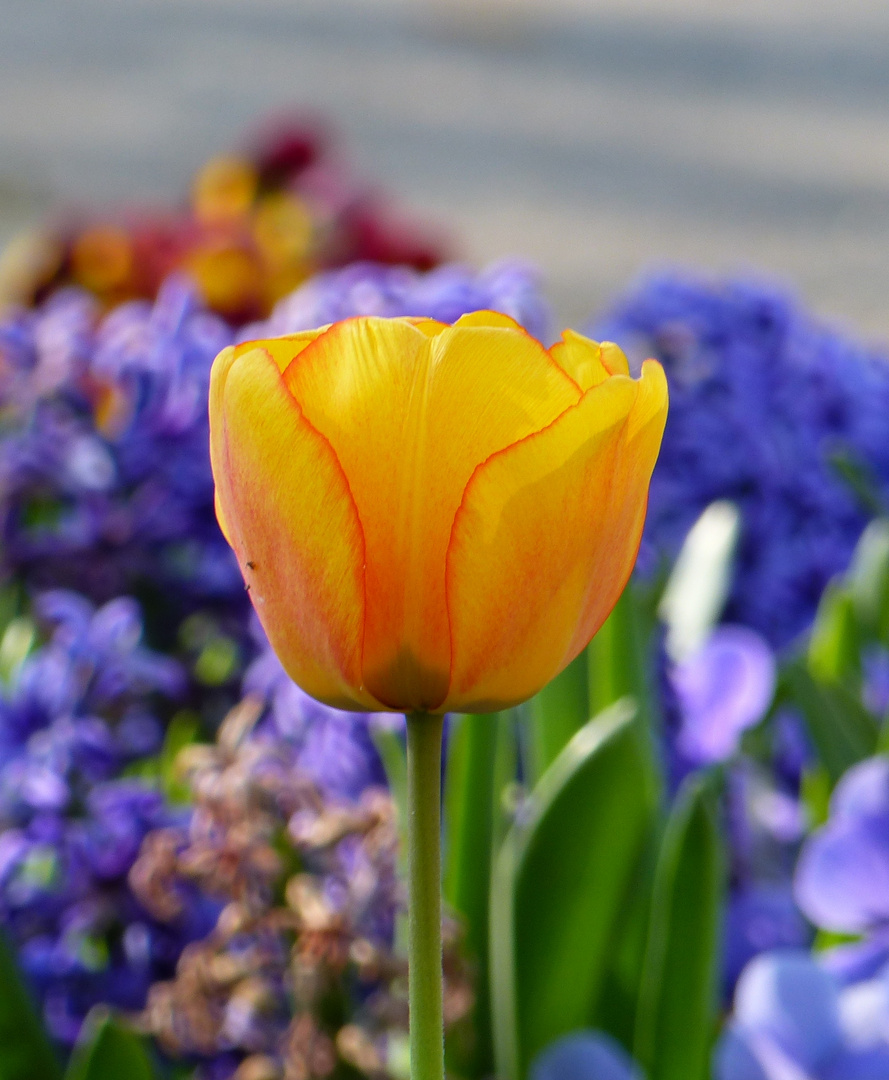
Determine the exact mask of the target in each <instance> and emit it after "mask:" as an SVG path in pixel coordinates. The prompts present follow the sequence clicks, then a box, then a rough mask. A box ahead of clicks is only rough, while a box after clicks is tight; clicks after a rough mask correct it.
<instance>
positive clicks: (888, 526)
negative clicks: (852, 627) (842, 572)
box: [846, 518, 889, 645]
mask: <svg viewBox="0 0 889 1080" xmlns="http://www.w3.org/2000/svg"><path fill="white" fill-rule="evenodd" d="M846 580H847V583H848V586H849V591H850V593H851V596H852V601H853V603H854V605H855V614H856V615H857V617H858V620H859V622H860V623H861V625H862V627H863V628H864V629H865V630H866V631H867V632H868V633H869V634H871V635H872V636H873V637H875V638H877V639H879V640H880V641H882V642H883V643H884V644H887V645H889V520H887V519H886V518H878V519H877V520H875V521H872V522H870V524H869V525H868V526H867V528H866V529H865V530H864V532H863V533H862V534H861V538H860V539H859V541H858V543H857V545H856V547H855V553H854V555H853V556H852V565H851V566H850V568H849V572H848V574H847V575H846Z"/></svg>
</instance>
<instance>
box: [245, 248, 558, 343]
mask: <svg viewBox="0 0 889 1080" xmlns="http://www.w3.org/2000/svg"><path fill="white" fill-rule="evenodd" d="M485 309H490V310H494V311H500V312H502V313H503V314H504V315H510V316H511V317H512V318H513V319H515V320H516V322H518V323H520V324H521V325H522V326H524V327H525V329H526V330H527V331H528V332H529V333H530V334H532V335H533V336H534V337H536V338H537V339H538V340H542V341H546V340H547V338H548V336H549V333H550V324H551V315H550V310H549V306H548V305H547V303H546V301H545V300H544V299H543V297H542V296H541V293H540V276H539V274H538V273H537V272H536V271H535V270H533V269H532V268H531V267H530V266H528V265H526V264H524V263H517V262H511V261H507V262H500V263H495V264H494V265H493V266H490V267H489V268H488V269H487V270H483V271H482V272H481V273H479V274H475V273H473V272H472V271H471V270H469V269H468V268H467V267H464V266H459V265H455V264H449V265H445V266H440V267H438V269H436V270H431V271H429V272H428V273H420V272H419V271H416V270H412V269H410V268H409V267H406V266H395V267H392V266H381V265H378V264H376V263H353V264H352V265H351V266H347V267H345V268H344V269H342V270H331V271H329V272H327V273H324V274H318V275H317V276H316V277H314V278H312V279H311V280H310V281H309V282H307V283H306V284H305V285H303V286H302V287H301V288H299V289H297V290H296V292H294V293H292V294H291V295H290V296H288V297H287V298H286V299H285V300H282V301H281V302H280V303H279V304H278V306H277V307H276V308H275V310H274V312H273V313H272V315H271V316H270V318H269V319H267V320H266V321H265V322H261V323H252V324H250V325H249V326H245V327H244V328H243V329H242V330H241V331H240V332H239V334H238V339H239V340H240V341H249V340H250V339H252V338H261V337H274V336H275V335H277V334H292V333H294V332H296V331H297V330H311V329H313V328H315V327H317V326H325V325H326V324H327V323H332V322H337V321H338V320H339V319H347V318H351V317H352V316H354V315H380V316H384V317H387V318H391V317H395V316H401V315H413V316H421V317H424V318H430V319H438V320H439V321H440V322H446V323H452V322H455V321H456V320H457V319H459V318H460V316H461V315H465V314H466V313H467V312H470V311H482V310H485Z"/></svg>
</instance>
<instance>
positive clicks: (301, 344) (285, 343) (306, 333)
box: [232, 326, 328, 372]
mask: <svg viewBox="0 0 889 1080" xmlns="http://www.w3.org/2000/svg"><path fill="white" fill-rule="evenodd" d="M327 329H328V327H326V326H322V327H320V328H319V329H317V330H300V331H299V332H298V333H296V334H287V335H285V336H284V337H278V338H266V339H264V340H262V341H244V342H242V343H241V344H240V345H235V346H234V347H233V350H232V351H233V352H234V358H235V359H237V358H238V357H240V356H244V355H245V354H246V353H248V352H252V351H253V349H264V350H265V351H266V352H267V353H268V354H269V356H270V357H271V358H272V359H273V360H274V361H275V366H276V367H277V368H278V371H282V372H283V371H284V370H286V368H287V367H288V366H289V365H290V364H292V363H293V361H294V360H295V359H296V358H297V356H299V354H300V353H301V352H302V351H303V349H305V348H306V346H308V345H311V344H312V342H313V341H314V340H315V338H316V337H318V336H319V335H321V334H323V333H324V331H325V330H327Z"/></svg>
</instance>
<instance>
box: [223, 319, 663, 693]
mask: <svg viewBox="0 0 889 1080" xmlns="http://www.w3.org/2000/svg"><path fill="white" fill-rule="evenodd" d="M666 413H667V386H666V380H665V378H664V374H663V371H662V369H661V367H660V365H658V364H657V363H656V362H655V361H651V360H649V361H646V363H645V364H644V365H643V369H642V374H641V377H640V378H639V379H638V380H634V379H632V378H631V377H630V375H629V371H628V368H627V362H626V359H625V357H624V355H623V353H622V352H621V351H620V350H619V349H618V348H617V346H615V345H610V344H603V345H601V346H600V345H598V344H596V342H593V341H590V340H588V339H587V338H584V337H581V336H580V335H579V334H575V333H572V332H571V331H566V332H565V334H564V335H563V338H562V340H561V341H560V342H558V343H557V344H556V345H554V346H553V347H552V348H551V349H549V350H547V349H545V348H544V347H543V346H542V345H541V344H540V343H539V342H537V341H535V340H534V339H533V338H532V337H530V335H528V334H527V333H526V332H525V331H524V330H523V329H522V328H521V327H520V326H518V325H517V324H516V323H515V322H513V320H511V319H509V318H507V317H506V316H504V315H499V314H496V313H494V312H489V311H488V312H478V313H475V314H471V315H465V316H464V317H463V318H461V319H460V320H459V321H458V322H457V323H455V324H454V326H447V325H445V324H443V323H438V322H434V321H432V320H429V319H381V318H357V319H349V320H347V321H345V322H341V323H336V324H334V325H333V326H330V327H325V328H322V329H320V330H313V331H309V332H306V333H302V334H295V335H292V336H289V337H284V338H277V339H271V340H266V341H255V342H247V343H245V344H242V345H237V346H233V347H230V348H228V349H225V350H224V351H223V352H222V353H220V355H219V356H218V357H217V359H216V362H215V364H214V366H213V373H212V380H211V391H210V427H211V457H212V463H213V471H214V476H215V480H216V498H217V512H218V516H219V520H220V524H221V525H222V528H223V531H224V533H225V535H226V537H227V538H228V540H229V542H230V543H231V544H232V546H233V548H234V550H235V553H236V554H237V557H238V559H239V562H240V565H241V569H242V571H243V573H244V577H245V580H246V582H247V585H248V588H249V589H250V595H251V598H252V600H253V603H254V605H255V607H256V611H257V613H258V615H259V618H260V621H261V622H262V624H263V626H264V628H265V630H266V632H267V634H268V636H269V639H270V641H271V643H272V646H273V647H274V649H275V651H276V652H277V653H278V656H279V657H280V659H281V661H282V663H283V665H284V667H285V668H286V669H287V671H288V673H289V674H290V675H291V677H292V678H293V679H294V680H295V681H296V682H297V683H299V685H300V686H302V687H303V688H304V689H305V690H306V691H308V693H310V694H312V695H313V696H314V697H316V698H318V699H319V700H321V701H325V702H327V703H329V704H331V705H336V706H339V707H342V708H351V709H370V710H377V709H380V708H387V709H393V710H398V711H405V712H410V711H419V710H427V711H431V712H437V713H441V712H446V711H466V712H468V711H472V712H484V711H488V710H494V709H500V708H504V707H506V706H509V705H512V704H515V703H517V702H520V701H523V700H524V699H526V698H528V697H530V696H531V695H532V694H534V693H536V692H537V691H538V690H539V689H540V688H541V687H542V686H544V685H545V684H546V683H547V682H548V681H549V680H550V679H551V678H553V676H555V675H556V674H558V672H559V671H561V670H562V668H564V667H565V665H566V664H568V663H569V662H570V661H571V660H572V659H573V658H574V657H575V656H576V655H577V654H578V653H579V652H580V651H581V649H583V648H584V646H585V645H586V644H587V642H588V641H589V640H590V638H591V637H592V636H593V634H594V633H595V632H596V630H598V628H599V627H600V626H601V624H602V622H603V621H604V620H605V618H606V616H607V615H608V613H609V611H610V610H611V608H612V606H613V605H614V603H615V602H616V600H617V598H618V596H619V595H620V593H621V591H622V589H623V588H624V585H625V584H626V582H627V579H628V578H629V575H630V572H631V570H632V567H633V563H634V562H635V558H636V553H637V550H638V545H639V540H640V537H641V533H642V525H643V521H644V517H645V507H646V501H647V496H648V485H649V480H650V477H651V472H652V469H653V467H654V463H655V460H656V458H657V455H658V451H659V449H660V442H661V436H662V434H663V428H664V423H665V420H666Z"/></svg>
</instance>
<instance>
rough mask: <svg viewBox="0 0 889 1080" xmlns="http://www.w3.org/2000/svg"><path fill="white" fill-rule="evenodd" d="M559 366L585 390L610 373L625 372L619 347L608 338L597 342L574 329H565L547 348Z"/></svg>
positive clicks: (628, 369)
mask: <svg viewBox="0 0 889 1080" xmlns="http://www.w3.org/2000/svg"><path fill="white" fill-rule="evenodd" d="M549 351H550V354H551V356H552V357H553V359H554V360H555V361H556V363H557V364H558V365H559V366H560V367H561V368H562V370H563V371H564V372H565V373H566V374H567V375H569V376H570V377H571V378H572V379H573V380H574V381H575V382H576V383H577V385H578V386H579V387H580V389H581V390H583V391H584V392H586V391H587V390H590V389H592V387H594V386H598V385H599V383H602V382H605V380H606V379H608V378H610V377H611V376H612V375H629V374H630V367H629V364H627V358H626V357H625V356H624V354H623V351H622V350H621V349H620V348H619V347H618V346H617V345H615V344H614V343H613V342H611V341H603V342H602V344H601V345H600V344H599V342H598V341H593V340H592V338H588V337H584V336H583V334H578V333H577V332H576V331H574V330H565V331H563V333H562V340H561V341H557V342H556V343H555V345H553V346H552V348H551V349H550V350H549Z"/></svg>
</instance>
